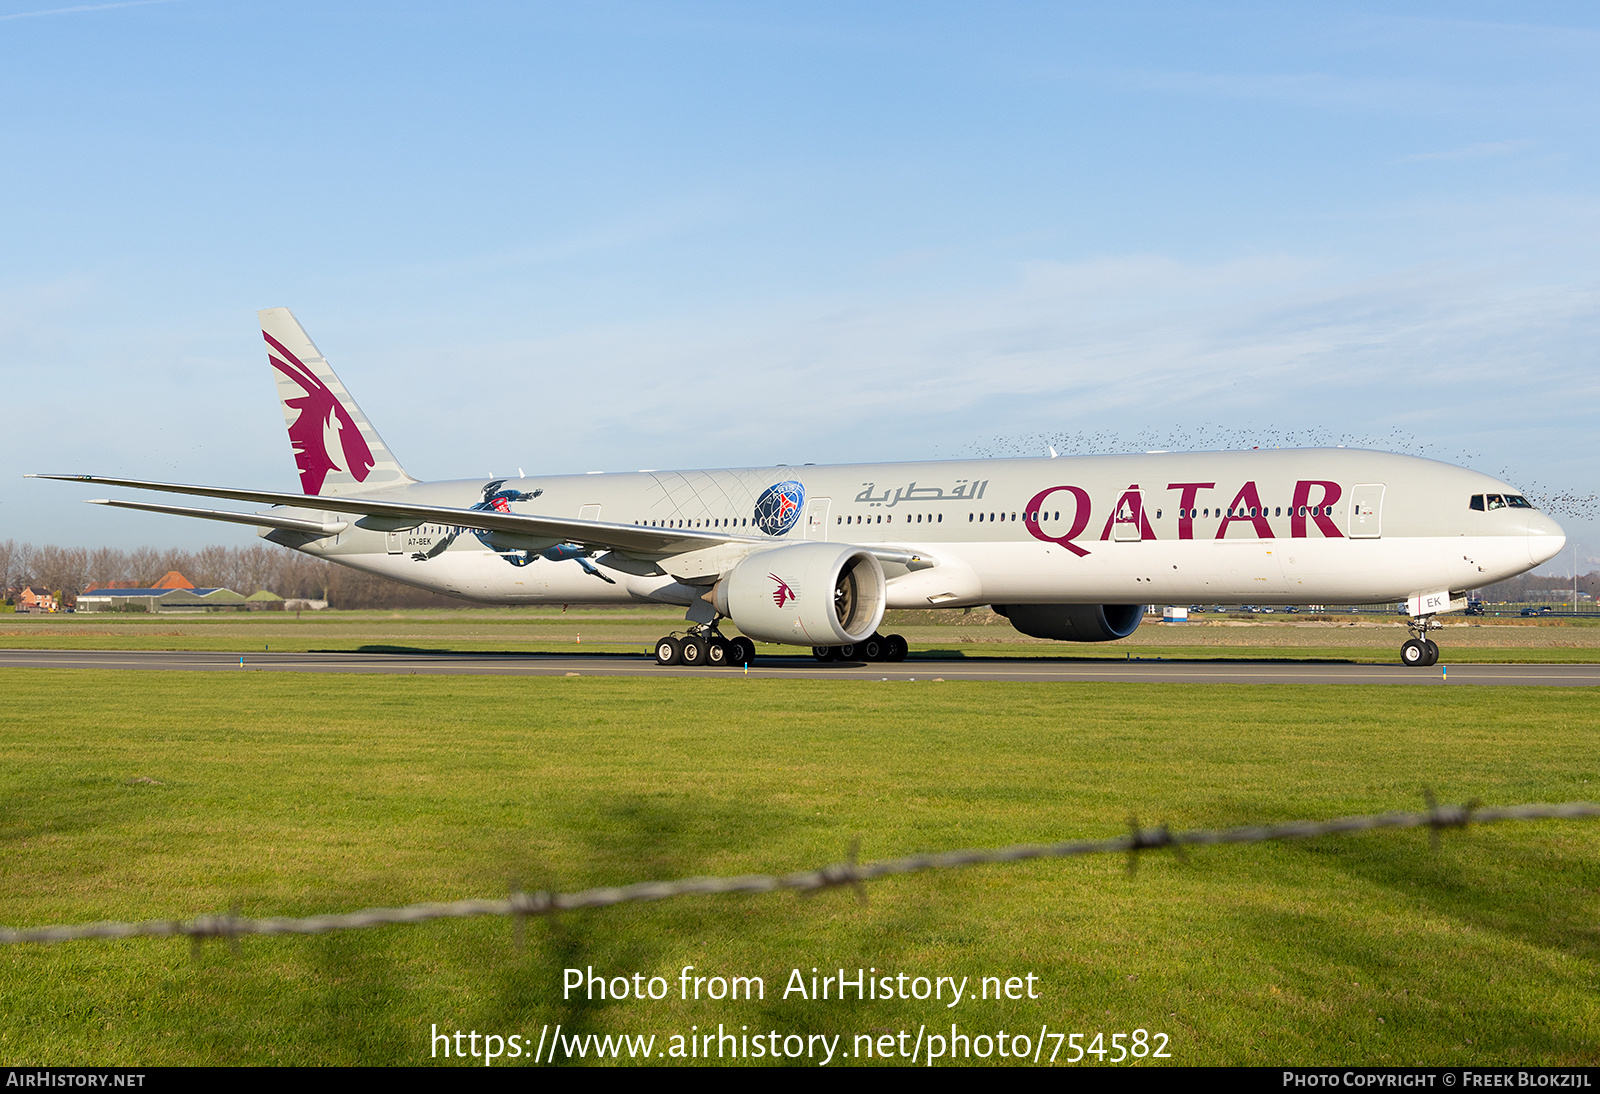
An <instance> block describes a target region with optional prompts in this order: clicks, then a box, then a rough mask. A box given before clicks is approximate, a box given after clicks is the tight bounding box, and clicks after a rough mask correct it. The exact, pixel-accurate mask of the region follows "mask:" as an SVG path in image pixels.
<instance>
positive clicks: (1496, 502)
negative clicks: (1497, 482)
mask: <svg viewBox="0 0 1600 1094" xmlns="http://www.w3.org/2000/svg"><path fill="white" fill-rule="evenodd" d="M1488 501H1489V508H1490V509H1491V510H1493V509H1504V508H1505V507H1506V499H1505V498H1502V497H1501V496H1500V495H1499V494H1490V495H1489V497H1488Z"/></svg>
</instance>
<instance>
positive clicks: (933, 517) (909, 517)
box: [833, 513, 944, 524]
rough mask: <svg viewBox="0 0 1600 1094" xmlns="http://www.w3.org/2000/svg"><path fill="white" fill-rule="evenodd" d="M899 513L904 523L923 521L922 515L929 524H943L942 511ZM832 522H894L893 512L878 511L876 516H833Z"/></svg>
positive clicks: (919, 522)
mask: <svg viewBox="0 0 1600 1094" xmlns="http://www.w3.org/2000/svg"><path fill="white" fill-rule="evenodd" d="M901 515H902V516H904V517H905V518H906V523H907V524H921V523H922V522H923V518H924V517H926V518H927V522H928V523H929V524H943V523H944V514H943V513H903V514H901ZM833 523H835V524H893V523H894V514H893V513H879V514H877V516H873V515H872V514H870V513H869V514H867V515H866V516H852V517H835V518H834V521H833Z"/></svg>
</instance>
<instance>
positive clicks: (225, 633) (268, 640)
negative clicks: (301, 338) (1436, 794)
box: [0, 607, 1600, 664]
mask: <svg viewBox="0 0 1600 1094" xmlns="http://www.w3.org/2000/svg"><path fill="white" fill-rule="evenodd" d="M683 625H684V624H683V613H682V611H681V610H679V609H673V608H650V607H639V608H627V609H593V608H591V609H579V608H574V609H572V610H571V611H568V612H562V611H561V610H560V609H550V608H544V609H528V608H520V609H506V608H498V609H496V608H477V609H459V610H454V611H451V610H408V611H397V612H336V611H335V612H304V613H301V614H300V615H299V616H296V615H295V614H293V613H286V612H260V613H248V614H233V613H225V614H216V615H154V616H152V615H141V614H132V615H124V614H121V613H116V614H112V613H103V614H85V615H71V616H65V615H64V616H26V615H23V616H12V617H10V618H7V619H5V620H4V622H0V649H135V650H206V651H214V652H229V653H233V652H237V653H251V652H254V651H257V650H262V649H265V648H267V647H270V648H271V649H273V650H277V651H278V652H281V653H303V652H306V651H314V650H327V651H337V652H349V651H356V650H380V651H381V650H407V651H425V652H438V651H446V650H450V651H459V652H474V653H477V652H529V653H550V652H572V651H580V652H594V653H597V654H598V653H618V654H621V653H629V654H638V655H640V656H647V655H648V654H649V652H650V649H651V647H652V645H653V644H654V642H655V639H656V638H658V637H659V636H661V635H663V634H666V633H668V632H670V631H673V630H681V629H682V627H683ZM882 630H883V632H884V633H889V632H891V631H896V632H899V633H902V634H904V635H905V636H906V638H907V640H908V641H909V642H910V644H911V656H912V657H913V658H918V659H924V660H948V659H957V658H960V659H965V658H972V657H1061V658H1080V659H1082V658H1088V659H1111V660H1119V661H1120V660H1122V659H1124V658H1126V657H1130V656H1132V657H1145V658H1152V657H1159V658H1165V659H1168V660H1192V659H1207V660H1256V659H1261V658H1268V659H1274V660H1281V659H1292V660H1310V661H1343V662H1355V663H1361V664H1393V663H1397V662H1398V660H1399V649H1400V644H1401V643H1402V642H1403V641H1405V639H1406V637H1407V632H1406V630H1405V628H1404V626H1403V625H1402V624H1401V622H1400V621H1399V620H1398V619H1397V618H1396V617H1394V616H1376V615H1374V616H1358V617H1342V616H1336V617H1333V618H1331V619H1329V620H1322V621H1317V620H1311V619H1308V618H1303V617H1295V616H1284V615H1278V616H1272V617H1266V616H1257V617H1254V618H1250V619H1245V618H1236V617H1218V616H1207V617H1202V618H1197V620H1196V621H1194V622H1191V623H1187V624H1177V625H1162V624H1160V623H1146V624H1144V625H1143V626H1141V627H1140V628H1139V629H1138V630H1137V631H1135V632H1134V633H1133V635H1132V636H1131V637H1130V638H1127V639H1125V640H1123V641H1120V642H1106V643H1089V644H1082V643H1063V642H1046V641H1040V640H1038V639H1032V638H1027V637H1025V636H1023V635H1020V634H1018V633H1017V632H1016V631H1015V630H1014V629H1012V627H1011V625H1010V624H1009V623H1008V622H1007V621H1006V620H1005V619H1004V618H1002V617H1000V616H998V615H996V614H994V613H993V612H991V611H988V610H987V609H980V610H976V611H974V612H972V613H970V614H963V613H961V612H959V611H942V612H941V611H905V612H890V613H888V615H887V616H886V618H885V620H884V625H883V627H882ZM727 632H728V633H729V634H734V633H737V629H736V628H733V627H729V628H727ZM1434 634H1435V637H1436V639H1437V641H1438V642H1439V644H1440V646H1441V647H1442V648H1443V650H1444V659H1445V661H1446V663H1464V662H1477V663H1498V664H1505V663H1537V664H1558V663H1592V662H1596V661H1600V620H1587V619H1468V618H1465V617H1452V621H1451V622H1450V623H1449V624H1448V625H1447V626H1445V627H1444V628H1443V629H1442V630H1441V631H1436V632H1434ZM761 651H762V652H766V653H771V654H778V655H785V656H792V655H794V654H796V653H803V652H804V651H803V650H799V649H796V648H795V647H785V646H766V645H763V646H762V647H761Z"/></svg>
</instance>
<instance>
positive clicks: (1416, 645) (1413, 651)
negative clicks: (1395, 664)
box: [1400, 615, 1440, 669]
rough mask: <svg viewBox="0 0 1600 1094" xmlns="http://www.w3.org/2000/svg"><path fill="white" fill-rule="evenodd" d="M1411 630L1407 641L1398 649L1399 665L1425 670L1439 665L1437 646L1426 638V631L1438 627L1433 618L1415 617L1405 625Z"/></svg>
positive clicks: (1427, 616) (1428, 616)
mask: <svg viewBox="0 0 1600 1094" xmlns="http://www.w3.org/2000/svg"><path fill="white" fill-rule="evenodd" d="M1407 626H1409V627H1410V628H1411V635H1412V637H1411V638H1410V640H1409V641H1407V642H1406V643H1405V645H1403V646H1401V647H1400V663H1401V664H1402V665H1407V666H1410V667H1411V668H1418V669H1425V668H1427V667H1428V666H1429V665H1436V664H1438V663H1439V644H1438V643H1437V642H1434V641H1433V640H1432V639H1431V638H1429V637H1428V631H1429V630H1431V629H1433V628H1435V627H1438V626H1440V624H1439V623H1437V622H1435V621H1434V618H1433V616H1431V615H1423V616H1417V617H1415V618H1413V619H1412V620H1411V622H1410V623H1408V624H1407Z"/></svg>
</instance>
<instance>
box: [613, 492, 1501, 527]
mask: <svg viewBox="0 0 1600 1094" xmlns="http://www.w3.org/2000/svg"><path fill="white" fill-rule="evenodd" d="M1489 497H1490V500H1491V504H1490V506H1489V508H1491V509H1499V508H1500V507H1501V506H1502V505H1506V504H1509V505H1511V506H1513V507H1516V508H1522V509H1531V508H1533V506H1531V505H1529V504H1528V503H1527V501H1526V500H1524V499H1523V498H1520V497H1517V496H1515V495H1509V494H1508V495H1506V498H1505V500H1504V501H1501V497H1500V495H1499V494H1490V495H1489ZM1472 507H1473V508H1474V509H1482V508H1483V495H1482V494H1477V495H1474V497H1473V499H1472ZM1269 510H1270V512H1269ZM1223 512H1224V511H1223V510H1222V509H1218V510H1217V512H1216V515H1217V516H1218V517H1219V518H1220V517H1222V516H1223ZM1226 512H1227V516H1229V517H1232V518H1233V519H1235V520H1237V519H1240V518H1242V517H1246V516H1249V517H1256V516H1275V517H1281V516H1283V507H1282V506H1281V505H1280V506H1275V507H1274V506H1263V507H1261V508H1260V509H1258V508H1257V507H1256V506H1254V505H1252V506H1250V508H1249V509H1246V508H1245V507H1244V506H1242V505H1241V506H1238V507H1237V508H1232V509H1228V510H1227V511H1226ZM1318 513H1320V514H1321V515H1322V516H1325V517H1331V516H1333V506H1331V505H1323V506H1316V505H1302V506H1300V515H1301V516H1302V517H1308V516H1309V517H1314V516H1317V515H1318ZM902 515H903V516H904V517H905V521H906V523H907V524H922V523H923V522H924V521H926V522H927V523H928V524H943V523H944V514H943V513H905V514H902ZM1161 515H1162V511H1161V510H1160V509H1157V510H1156V513H1155V517H1156V519H1157V520H1160V519H1161ZM1289 515H1290V516H1291V517H1292V516H1294V515H1295V507H1294V506H1292V505H1291V506H1289ZM1018 516H1019V514H1017V513H968V514H967V521H968V523H984V522H986V521H987V522H991V523H992V522H994V521H1005V520H1016V519H1018ZM1020 516H1021V519H1022V520H1024V521H1031V522H1033V523H1035V524H1040V523H1043V522H1044V521H1047V520H1048V521H1055V520H1060V519H1061V510H1059V509H1057V510H1054V511H1051V510H1040V511H1038V512H1033V513H1022V514H1020ZM1178 516H1180V517H1183V518H1186V519H1190V520H1193V519H1195V518H1204V517H1210V516H1211V510H1210V509H1209V508H1205V509H1179V510H1178ZM634 523H635V524H638V525H639V526H641V527H645V528H747V527H749V526H750V525H751V523H753V522H752V521H751V520H750V519H749V518H748V517H724V518H722V519H720V520H646V521H635V522H634ZM834 523H835V524H840V525H846V524H893V523H894V514H893V513H879V514H877V515H876V516H873V515H867V516H848V517H845V516H841V517H835V518H834Z"/></svg>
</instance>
